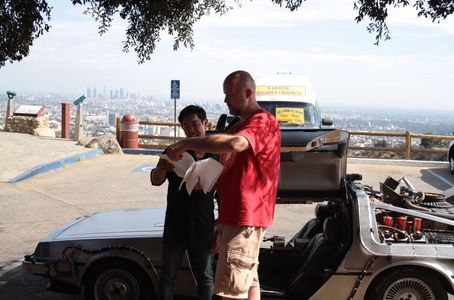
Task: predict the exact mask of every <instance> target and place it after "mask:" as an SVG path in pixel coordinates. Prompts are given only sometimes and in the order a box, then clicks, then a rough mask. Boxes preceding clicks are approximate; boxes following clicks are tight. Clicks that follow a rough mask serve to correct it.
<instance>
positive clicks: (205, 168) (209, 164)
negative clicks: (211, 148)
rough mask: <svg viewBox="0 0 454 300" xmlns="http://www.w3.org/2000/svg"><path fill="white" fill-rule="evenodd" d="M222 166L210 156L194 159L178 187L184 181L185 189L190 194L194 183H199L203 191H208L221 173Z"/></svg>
mask: <svg viewBox="0 0 454 300" xmlns="http://www.w3.org/2000/svg"><path fill="white" fill-rule="evenodd" d="M223 168H224V167H223V166H222V164H221V163H219V162H218V161H216V160H214V159H212V158H206V159H202V160H199V161H196V162H195V163H194V164H193V165H192V166H191V167H190V168H189V169H188V171H187V172H186V175H185V176H184V177H183V180H182V181H181V184H180V189H181V187H182V186H183V183H186V190H187V191H188V194H189V195H191V193H192V191H193V189H194V187H195V185H196V184H197V183H200V185H201V186H202V190H203V192H204V193H205V194H206V193H208V192H210V191H211V190H212V189H213V187H214V185H215V184H216V181H217V180H218V178H219V176H220V175H221V173H222V170H223Z"/></svg>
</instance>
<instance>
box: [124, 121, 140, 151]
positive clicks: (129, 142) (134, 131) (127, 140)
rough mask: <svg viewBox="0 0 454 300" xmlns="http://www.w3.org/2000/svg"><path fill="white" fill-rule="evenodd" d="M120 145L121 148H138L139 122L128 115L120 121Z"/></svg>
mask: <svg viewBox="0 0 454 300" xmlns="http://www.w3.org/2000/svg"><path fill="white" fill-rule="evenodd" d="M120 145H121V147H122V148H132V149H137V148H139V121H137V120H136V118H135V117H134V116H133V115H131V114H129V113H127V114H126V115H124V116H123V118H122V119H121V121H120Z"/></svg>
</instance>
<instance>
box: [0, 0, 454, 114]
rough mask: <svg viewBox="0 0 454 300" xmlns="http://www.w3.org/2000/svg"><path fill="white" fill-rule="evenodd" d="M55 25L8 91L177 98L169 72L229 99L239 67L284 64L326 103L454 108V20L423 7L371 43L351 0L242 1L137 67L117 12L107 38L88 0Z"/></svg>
mask: <svg viewBox="0 0 454 300" xmlns="http://www.w3.org/2000/svg"><path fill="white" fill-rule="evenodd" d="M49 2H50V5H51V6H53V7H54V10H53V14H52V16H53V17H52V20H51V23H50V24H51V26H52V28H51V30H50V32H48V33H45V34H44V35H43V36H42V37H40V38H39V39H37V40H36V41H35V43H34V45H33V46H32V47H31V50H30V55H29V56H28V57H26V58H24V59H23V60H22V61H20V62H15V63H13V64H9V63H7V64H6V66H5V67H3V68H2V69H1V70H0V92H1V93H2V94H3V93H5V92H6V90H14V91H16V92H17V93H18V94H21V93H22V94H26V93H61V94H72V95H77V94H78V95H80V94H86V91H87V87H91V88H93V87H95V88H96V89H97V91H98V93H99V92H102V93H104V94H106V93H105V92H104V90H106V91H107V94H109V91H110V90H115V89H118V88H120V87H122V88H124V90H125V91H126V90H128V91H129V92H132V93H135V94H137V95H142V96H145V95H152V96H153V97H155V98H157V99H161V100H162V101H167V100H169V101H170V100H171V99H170V80H172V79H179V80H180V81H181V98H182V99H184V100H186V101H197V102H205V101H208V102H218V103H222V100H223V93H222V81H223V79H224V77H225V76H226V75H227V74H228V73H230V72H231V71H234V70H236V69H245V70H248V71H250V72H251V74H252V75H253V76H255V77H256V78H258V77H261V76H266V75H270V74H273V73H275V72H279V71H281V72H282V71H284V72H292V73H295V74H298V75H302V76H305V77H307V78H309V79H310V80H311V81H312V84H313V88H314V90H315V91H316V93H317V97H318V101H319V102H320V104H321V105H322V106H362V107H377V106H378V107H388V108H403V107H404V108H411V109H416V110H418V109H433V110H450V111H452V110H454V101H453V98H454V86H453V85H452V83H451V82H452V79H454V51H453V50H454V41H453V39H452V37H453V35H454V22H453V19H452V17H451V16H450V17H448V18H447V19H446V20H444V21H442V22H441V23H440V24H433V23H431V21H430V20H427V19H424V18H417V17H416V11H415V9H413V8H411V7H409V8H407V9H391V10H390V11H389V13H390V16H389V19H388V26H389V27H390V30H391V37H392V39H391V40H390V41H382V42H381V43H380V45H379V46H375V45H373V43H374V42H375V35H374V34H369V33H368V32H367V30H366V26H367V22H363V23H359V24H356V22H355V21H354V17H355V15H356V11H354V10H353V8H352V6H353V2H352V1H347V0H336V1H328V0H320V1H318V2H317V3H315V2H314V1H310V2H305V3H304V4H303V6H302V7H301V9H300V10H298V11H296V12H289V11H288V10H286V9H283V8H279V6H278V5H273V4H271V1H269V2H264V1H253V2H244V3H243V7H241V8H239V7H235V9H233V10H232V11H231V12H230V13H228V14H227V15H226V16H223V17H220V16H217V15H211V16H209V17H207V18H204V19H202V20H201V21H200V22H199V23H196V25H195V26H194V39H195V48H194V49H193V51H191V50H188V49H185V48H181V49H180V50H178V51H176V52H175V51H173V50H172V43H173V40H172V37H169V36H168V35H165V34H164V35H163V36H162V40H161V42H160V43H159V44H158V47H157V49H156V52H155V53H154V54H153V55H152V57H151V60H150V61H148V62H146V63H145V64H142V65H138V64H137V62H136V61H137V57H136V55H135V53H133V52H131V53H123V52H122V51H121V49H122V44H121V41H122V40H123V39H124V30H125V23H124V22H123V21H122V20H118V19H117V20H115V22H114V23H113V26H112V28H110V30H109V31H108V32H107V33H106V34H104V35H103V36H99V35H98V33H97V31H98V24H97V23H96V22H95V21H94V20H93V19H92V18H91V17H90V16H87V15H84V14H83V8H82V7H80V6H72V5H71V4H70V2H68V3H64V2H58V1H49Z"/></svg>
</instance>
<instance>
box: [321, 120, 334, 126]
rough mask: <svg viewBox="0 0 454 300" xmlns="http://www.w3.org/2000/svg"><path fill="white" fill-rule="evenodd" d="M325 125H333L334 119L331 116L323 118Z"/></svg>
mask: <svg viewBox="0 0 454 300" xmlns="http://www.w3.org/2000/svg"><path fill="white" fill-rule="evenodd" d="M322 125H323V126H333V119H331V118H323V119H322Z"/></svg>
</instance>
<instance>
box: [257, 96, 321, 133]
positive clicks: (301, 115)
mask: <svg viewBox="0 0 454 300" xmlns="http://www.w3.org/2000/svg"><path fill="white" fill-rule="evenodd" d="M258 103H259V105H260V106H261V107H263V108H264V109H265V110H267V111H269V112H270V113H272V114H273V115H274V116H275V117H276V120H277V121H278V122H279V124H280V125H281V127H318V126H319V124H318V123H319V120H318V119H319V118H317V109H316V108H315V106H314V105H312V104H311V103H307V102H290V101H288V102H284V101H258Z"/></svg>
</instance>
